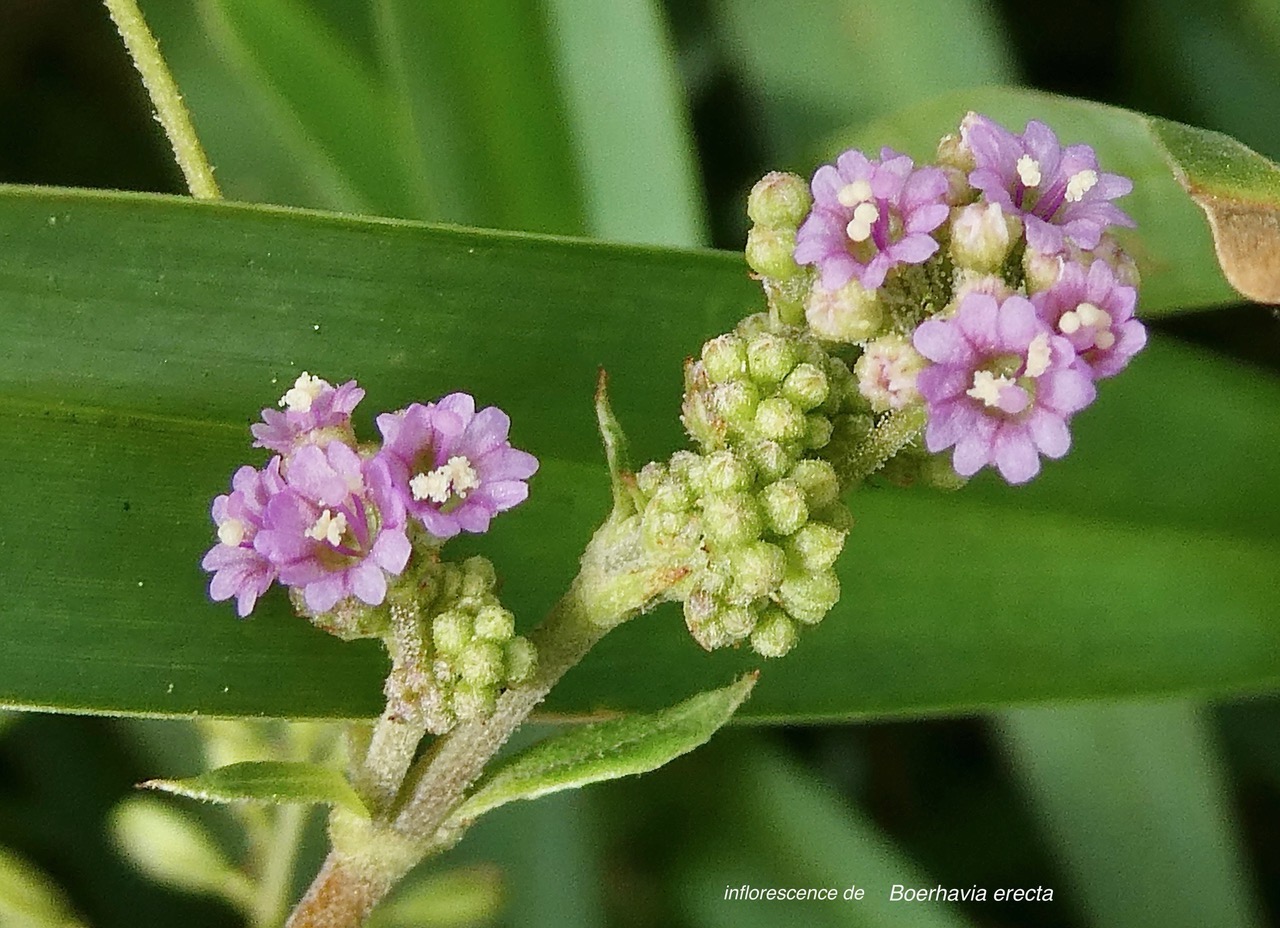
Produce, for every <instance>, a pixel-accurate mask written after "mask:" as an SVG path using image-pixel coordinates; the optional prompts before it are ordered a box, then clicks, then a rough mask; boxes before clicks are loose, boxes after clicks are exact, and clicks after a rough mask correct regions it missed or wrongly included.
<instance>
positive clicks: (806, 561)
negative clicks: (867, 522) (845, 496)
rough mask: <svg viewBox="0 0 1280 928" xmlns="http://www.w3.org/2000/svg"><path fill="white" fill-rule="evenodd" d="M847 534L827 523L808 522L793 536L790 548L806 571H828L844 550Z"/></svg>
mask: <svg viewBox="0 0 1280 928" xmlns="http://www.w3.org/2000/svg"><path fill="white" fill-rule="evenodd" d="M846 534H847V533H846V532H845V531H842V530H841V529H838V528H836V527H835V526H834V525H830V524H828V523H826V522H816V521H814V522H807V523H806V524H805V525H804V526H802V527H801V528H800V530H799V531H797V532H796V533H795V534H794V535H793V536H791V540H790V542H789V543H788V548H789V550H790V551H791V552H792V553H793V554H795V558H796V560H797V561H798V562H799V563H800V566H801V567H803V568H804V569H805V570H806V571H818V570H826V569H827V568H828V567H830V566H832V565H833V564H835V562H836V559H837V558H838V557H840V552H841V551H842V550H844V539H845V536H846Z"/></svg>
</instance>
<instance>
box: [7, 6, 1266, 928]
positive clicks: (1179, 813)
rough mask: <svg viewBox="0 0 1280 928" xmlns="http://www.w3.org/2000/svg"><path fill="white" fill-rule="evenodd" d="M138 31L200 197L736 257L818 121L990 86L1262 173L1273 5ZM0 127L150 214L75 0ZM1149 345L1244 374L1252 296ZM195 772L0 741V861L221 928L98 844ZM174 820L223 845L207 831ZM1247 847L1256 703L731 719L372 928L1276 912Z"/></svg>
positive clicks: (1245, 917)
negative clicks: (1098, 108)
mask: <svg viewBox="0 0 1280 928" xmlns="http://www.w3.org/2000/svg"><path fill="white" fill-rule="evenodd" d="M143 7H144V10H145V12H146V13H147V14H148V16H149V17H150V18H151V19H152V23H153V26H154V28H155V30H156V32H157V33H158V35H159V37H160V39H161V41H162V43H163V47H164V50H165V51H166V53H167V54H168V55H169V56H170V58H171V63H172V65H173V68H174V70H175V73H176V76H177V78H178V80H179V82H180V84H181V85H182V87H183V90H184V92H185V93H186V95H187V98H188V102H189V104H190V105H191V107H192V110H193V112H194V116H195V120H196V125H197V128H198V129H199V131H200V132H201V134H202V137H203V139H204V141H205V144H206V146H207V147H208V149H209V151H210V155H211V158H212V160H213V162H214V164H215V165H216V166H217V168H218V171H219V179H220V181H221V183H222V184H223V187H224V192H225V193H226V195H227V196H229V197H232V198H238V199H247V200H257V201H263V202H274V203H285V204H291V205H303V206H317V207H326V208H335V209H346V210H353V211H359V212H367V213H376V214H384V215H398V216H405V217H410V218H432V219H442V220H446V221H457V222H463V223H467V224H473V225H482V226H497V227H504V228H518V229H532V230H538V231H550V232H563V233H569V234H587V235H591V236H595V237H602V238H608V239H613V240H622V241H640V242H652V243H663V244H674V245H698V244H708V245H713V246H716V247H720V248H729V249H738V248H740V247H741V245H742V241H743V239H744V236H745V231H746V218H745V215H744V209H743V203H744V199H745V195H746V191H747V190H748V189H749V188H750V185H751V183H752V182H753V181H754V180H755V179H756V178H758V177H759V176H760V175H761V174H762V173H764V172H765V171H767V170H770V169H775V168H786V169H793V170H797V171H801V172H804V173H808V172H809V171H811V170H812V168H813V167H814V165H815V164H816V161H817V159H818V157H819V156H820V154H819V153H821V152H822V151H823V150H824V146H823V143H824V141H825V140H826V139H827V138H829V137H830V136H831V135H832V134H833V133H835V132H837V131H839V130H842V129H847V128H848V127H850V126H856V125H857V124H859V123H862V122H865V121H867V120H870V119H872V118H876V117H880V116H883V115H885V114H888V113H892V112H894V111H895V110H898V109H900V108H902V107H904V106H907V105H910V104H912V103H915V102H918V101H921V100H925V99H928V98H929V97H930V96H933V95H936V94H940V93H943V92H945V91H949V90H953V89H955V88H957V87H964V86H970V85H980V84H997V83H1015V84H1022V85H1026V86H1032V87H1037V88H1041V89H1045V90H1050V91H1055V92H1059V93H1064V94H1071V95H1077V96H1082V97H1087V98H1090V99H1095V100H1100V101H1104V102H1109V103H1115V104H1119V105H1122V106H1126V107H1130V108H1133V109H1138V110H1143V111H1146V112H1150V113H1155V114H1158V115H1162V116H1167V117H1170V118H1174V119H1179V120H1182V121H1186V122H1190V123H1194V124H1197V125H1202V126H1206V127H1209V128H1215V129H1219V130H1222V131H1224V132H1227V133H1229V134H1231V135H1234V136H1236V137H1237V138H1239V139H1241V140H1242V141H1244V142H1246V143H1247V144H1249V145H1251V146H1253V147H1254V148H1256V149H1257V150H1258V151H1260V152H1262V153H1263V154H1266V155H1268V156H1270V157H1272V158H1280V107H1277V106H1276V102H1277V101H1278V100H1280V2H1276V0H1119V2H1105V3H1104V2H1102V0H1064V2H1060V3H1057V4H1051V5H1050V4H1038V5H1031V4H1024V3H1018V2H1015V0H1005V2H982V0H894V2H883V0H802V2H795V0H689V2H681V0H668V2H667V3H665V4H653V3H648V2H644V0H543V2H534V0H524V2H521V0H474V2H470V3H467V4H461V3H450V2H445V0H291V2H277V0H272V2H266V0H198V2H195V0H191V2H189V0H151V2H149V3H143ZM405 88H409V89H410V91H411V92H398V91H403V90H405ZM440 88H448V93H445V92H443V91H442V90H440ZM404 100H411V101H413V105H412V106H405V105H404V104H403V103H402V102H401V101H404ZM0 125H3V126H4V127H5V131H4V133H3V134H2V135H0V182H9V183H27V184H53V185H68V186H88V187H106V188H116V189H132V190H149V191H160V192H172V193H181V192H183V188H182V182H181V177H180V175H179V174H178V172H177V170H176V168H175V167H174V166H173V165H172V163H171V160H170V157H169V153H168V149H167V145H166V143H165V140H164V138H163V137H162V135H161V134H160V132H159V129H158V127H157V126H156V125H155V123H154V122H153V121H152V119H151V116H150V112H149V107H148V103H147V100H146V98H145V95H144V93H143V91H142V89H141V87H140V85H139V84H138V82H137V80H136V75H135V74H134V72H133V71H132V68H131V65H130V64H129V62H128V60H127V58H126V56H125V54H124V52H123V49H122V48H121V46H120V44H119V42H118V40H117V38H116V37H115V35H114V32H113V30H112V28H111V26H110V23H109V21H108V19H107V17H106V14H105V12H104V11H103V10H102V9H101V7H100V6H99V5H98V4H97V3H95V2H92V0H0ZM566 127H567V130H566ZM353 165H354V166H357V167H358V169H354V170H353V167H352V166H353ZM427 165H429V166H430V170H429V171H428V170H427ZM428 177H430V178H431V179H432V180H433V181H434V183H428V182H427V178H428ZM655 191H656V192H655ZM1160 328H1161V329H1163V330H1164V331H1166V332H1168V333H1171V334H1173V335H1175V336H1177V337H1179V338H1182V339H1186V340H1188V341H1191V342H1194V343H1196V344H1199V345H1201V346H1203V348H1204V349H1205V350H1207V351H1214V352H1218V353H1223V354H1226V355H1229V356H1234V357H1237V358H1239V359H1241V360H1244V361H1246V362H1248V363H1250V364H1254V365H1259V366H1264V367H1267V368H1269V369H1271V370H1275V369H1276V368H1277V366H1278V365H1280V339H1278V336H1280V324H1278V323H1277V320H1276V318H1275V317H1274V316H1273V315H1272V314H1271V313H1270V312H1269V311H1268V310H1266V309H1263V308H1261V307H1256V306H1249V305H1240V306H1237V307H1229V308H1224V309H1221V310H1216V311H1213V312H1210V313H1199V314H1191V315H1188V316H1182V317H1179V318H1177V319H1176V320H1172V321H1167V322H1162V323H1160ZM692 347H693V346H690V348H691V350H692ZM655 376H674V372H655ZM1205 476H1206V479H1212V475H1205ZM199 765H200V759H199V745H198V743H197V741H196V739H195V736H194V734H193V732H192V730H191V729H190V727H189V726H186V725H184V724H183V723H176V722H139V721H130V720H112V719H95V718H74V717H57V716H35V715H25V716H20V717H19V716H4V717H0V848H3V849H7V851H8V852H10V853H12V854H16V855H20V856H21V858H22V859H23V860H25V861H26V862H27V863H28V864H30V865H33V866H35V867H38V868H39V869H40V870H42V871H43V872H45V873H46V874H48V875H49V876H50V877H51V879H52V880H53V882H55V883H56V884H57V885H58V886H59V887H61V891H62V892H63V893H64V894H65V897H66V899H67V900H68V901H69V903H70V906H71V907H72V908H73V909H74V911H75V912H77V913H79V917H80V919H81V920H82V922H83V923H85V924H89V925H93V926H98V928H114V926H132V925H170V924H179V923H181V924H184V925H187V926H189V928H199V926H217V925H228V926H229V925H235V924H237V923H238V922H237V916H236V914H235V913H234V912H233V910H231V909H230V908H228V907H225V906H224V905H223V904H222V903H220V902H217V901H211V900H209V899H204V898H200V897H196V896H191V895H185V894H182V893H180V892H177V891H174V890H171V889H166V888H163V887H161V886H158V885H156V884H155V883H152V882H150V881H148V880H146V879H145V878H144V877H142V876H141V875H139V874H138V873H137V872H136V871H134V870H132V869H131V868H130V866H129V865H128V864H127V863H126V862H125V861H124V860H123V858H122V857H121V856H120V855H119V854H118V852H117V851H116V850H115V849H114V848H113V847H112V845H111V842H110V840H109V838H108V835H107V833H106V827H105V821H106V817H107V815H108V813H109V811H110V810H111V809H112V808H113V807H114V806H115V805H116V804H117V803H119V802H120V801H121V800H122V799H123V798H124V797H126V796H128V795H129V794H130V793H131V786H132V784H133V783H136V782H138V781H139V780H141V779H144V778H146V777H148V776H152V775H156V774H162V773H163V774H174V775H183V774H187V773H192V772H195V770H196V769H197V768H198V767H199ZM184 808H185V807H184ZM199 815H200V816H202V819H203V820H204V821H206V822H207V823H208V824H209V826H210V828H211V829H213V831H214V833H215V835H217V836H218V837H219V839H220V840H222V841H224V842H226V843H227V844H228V847H229V848H230V849H231V850H232V851H234V850H235V834H234V831H233V830H232V829H230V828H229V827H227V824H226V822H225V820H222V819H221V818H220V817H219V814H218V813H216V812H213V811H210V810H200V812H199ZM1278 825H1280V699H1276V698H1273V697H1258V698H1254V699H1249V700H1241V701H1238V702H1233V703H1231V704H1226V705H1198V704H1189V703H1185V702H1172V703H1170V702H1166V703H1159V704H1155V703H1150V704H1142V705H1134V704H1106V705H1100V704H1094V705H1088V706H1071V707H1067V706H1052V707H1027V708H1017V709H1009V710H1005V711H1001V712H996V713H992V714H990V715H988V716H985V717H980V718H978V717H975V718H962V719H924V720H918V721H896V722H891V723H889V722H886V723H881V724H876V723H868V724H859V725H856V726H854V725H850V726H832V727H809V728H796V729H770V730H752V729H746V728H736V729H733V730H730V731H726V732H724V733H722V734H721V735H720V736H718V737H717V738H716V739H715V740H714V741H713V742H712V744H711V745H710V746H709V747H708V748H706V749H704V750H702V751H699V752H697V753H696V754H694V755H692V756H690V757H687V758H683V759H681V760H679V761H677V762H675V763H673V764H672V765H670V766H669V767H668V768H666V769H664V770H662V771H659V772H658V773H656V774H653V775H650V776H648V777H645V778H644V779H641V780H635V781H626V782H621V783H613V784H608V785H605V786H600V787H593V788H591V789H590V790H588V791H586V792H584V793H580V794H575V795H572V796H569V797H563V796H560V797H553V798H550V799H545V800H541V801H539V802H537V803H533V804H520V805H518V806H516V807H513V808H509V809H506V810H503V812H501V813H500V814H498V815H496V816H494V817H493V818H492V819H490V820H486V821H484V822H483V823H482V824H481V825H480V826H478V827H477V829H476V830H475V832H474V833H473V834H471V835H470V836H468V838H467V839H466V841H465V842H464V843H463V844H462V845H461V846H460V848H459V849H458V850H457V851H456V852H455V853H454V854H453V855H451V856H450V858H449V859H448V860H447V861H445V862H443V864H441V865H437V866H435V867H433V868H429V869H428V870H427V871H426V872H425V873H424V875H423V879H425V880H428V881H429V880H431V879H432V878H433V875H436V876H438V875H439V874H440V873H442V872H448V871H450V870H451V869H452V868H454V867H458V866H463V865H466V866H467V867H473V868H476V869H468V870H466V871H464V872H462V873H461V874H459V875H455V879H454V881H453V882H452V883H448V884H443V883H436V884H434V885H435V886H436V888H435V890H432V889H430V888H428V890H427V896H426V897H424V898H425V899H426V903H430V904H431V905H433V906H435V907H434V908H432V909H431V911H432V912H433V913H434V914H430V915H429V914H422V913H419V914H417V915H405V916H403V919H402V921H401V923H404V924H437V923H440V924H443V923H448V922H447V918H446V916H447V915H448V913H447V912H443V908H447V907H444V906H441V905H439V901H440V899H441V898H444V896H442V893H445V890H448V891H449V893H451V894H452V895H451V896H450V898H455V899H463V900H464V901H465V900H467V899H469V900H471V908H470V914H468V912H467V911H464V910H465V909H466V908H467V906H462V905H461V904H460V908H459V910H458V911H457V912H455V913H454V914H455V916H457V918H456V919H455V920H454V921H453V922H452V923H456V924H464V923H466V924H504V925H511V926H521V928H523V926H529V928H533V926H542V925H546V926H574V925H584V926H586V925H602V924H609V925H617V926H647V925H671V926H690V928H703V926H706V928H717V926H721V925H724V926H731V925H732V926H738V925H745V926H753V925H791V924H795V925H817V926H823V925H831V926H838V925H850V926H857V925H865V926H881V925H884V926H889V925H903V926H915V925H919V926H934V925H937V926H963V925H972V926H1049V928H1053V926H1063V928H1067V926H1080V928H1084V926H1091V928H1146V926H1151V928H1177V926H1223V928H1235V926H1241V928H1244V926H1263V925H1280V827H1277V826H1278ZM309 834H310V846H311V853H312V856H313V857H314V854H316V853H319V851H320V849H321V846H322V840H321V835H320V833H319V830H318V828H317V827H314V824H313V827H312V828H311V830H310V832H309ZM495 868H496V869H495ZM3 869H4V867H3V861H0V871H2V870H3ZM743 883H751V884H753V885H757V886H767V885H776V886H797V887H807V886H835V887H838V888H841V889H843V888H846V887H847V886H848V885H850V884H853V883H856V884H858V885H859V886H865V887H866V888H867V889H868V899H867V901H865V902H863V903H860V904H857V905H853V904H847V905H846V904H814V905H803V904H797V903H773V904H769V903H744V902H726V901H725V900H724V898H723V896H724V891H725V888H726V887H727V886H738V885H741V884H743ZM893 883H904V884H907V885H911V886H929V887H931V886H934V885H936V884H939V883H940V884H942V885H945V886H954V887H960V888H967V887H970V886H974V885H976V886H980V887H986V888H987V889H988V890H989V891H992V890H994V889H996V888H998V887H1035V886H1048V887H1053V889H1054V901H1053V902H1052V903H1021V904H1017V903H1011V904H998V903H993V902H987V903H984V904H956V905H942V906H928V905H908V904H903V903H898V904H893V905H890V904H887V903H886V902H885V901H884V899H883V897H884V896H885V895H886V893H887V890H888V886H889V885H891V884H893ZM3 885H4V884H3V875H2V874H0V893H3V891H4V890H3ZM441 887H443V888H441ZM446 895H448V894H446ZM432 900H434V902H433V901H432ZM426 903H424V904H426ZM463 916H466V917H467V918H469V919H470V920H469V921H465V920H464V921H459V920H457V919H461V918H462V917H463ZM12 917H15V918H16V916H12ZM436 917H440V918H446V921H444V922H435V921H431V920H430V919H431V918H436ZM51 923H52V922H45V924H51ZM388 924H390V922H388ZM0 928H9V925H8V924H7V923H6V922H5V921H4V916H3V915H0ZM13 928H23V923H19V922H15V923H14V924H13Z"/></svg>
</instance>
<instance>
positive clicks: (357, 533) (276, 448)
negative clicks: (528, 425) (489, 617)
mask: <svg viewBox="0 0 1280 928" xmlns="http://www.w3.org/2000/svg"><path fill="white" fill-rule="evenodd" d="M363 396H364V391H363V390H361V389H360V388H359V387H358V386H357V385H356V383H355V381H349V382H347V383H344V384H342V385H340V386H337V387H335V386H333V385H332V384H330V383H328V382H327V381H324V380H321V379H320V378H318V377H313V376H311V375H309V374H307V373H305V372H304V373H303V374H302V375H301V376H300V377H298V379H297V381H296V382H295V383H294V385H293V386H292V387H291V388H290V389H289V390H288V391H287V392H286V393H285V394H284V396H283V397H281V399H280V406H281V407H282V409H278V410H277V409H265V410H263V413H262V420H263V421H262V422H260V423H258V424H255V425H254V426H253V427H252V432H253V435H254V438H255V439H256V442H255V444H256V445H257V446H258V447H263V448H267V449H268V450H270V451H273V452H275V455H274V456H273V457H272V458H271V460H270V461H269V462H268V463H267V465H266V466H265V467H264V468H262V469H261V470H255V469H254V468H252V467H242V468H241V469H240V470H239V471H237V472H236V474H235V477H234V479H233V481H232V490H231V493H229V494H227V495H224V496H219V497H218V498H217V499H215V500H214V502H213V511H212V514H213V520H214V523H215V524H216V526H217V533H218V543H217V544H216V545H215V546H214V547H213V548H212V549H210V551H209V552H208V554H206V555H205V558H204V561H203V566H204V568H205V569H206V570H209V571H212V572H213V574H214V575H213V579H212V581H211V583H210V585H209V593H210V596H212V597H213V599H215V600H224V599H229V598H231V597H233V596H234V597H235V598H236V600H237V607H238V612H239V614H240V615H241V616H245V615H248V614H249V612H251V611H252V610H253V607H254V604H255V603H256V601H257V599H258V598H259V597H260V596H262V594H263V593H264V592H266V590H267V588H268V587H270V586H271V585H272V584H273V583H275V582H279V583H281V584H282V585H284V586H286V587H289V588H291V589H292V590H293V591H294V593H295V596H296V599H297V600H298V604H299V606H300V608H301V610H302V611H304V612H305V613H307V614H309V615H310V616H312V617H313V618H317V619H320V621H319V622H318V624H322V625H324V624H325V622H324V620H323V619H322V618H320V617H322V616H324V615H326V614H329V613H332V612H333V611H334V610H339V611H341V610H342V609H344V608H345V607H347V606H349V605H351V604H354V603H361V604H364V605H366V606H380V605H382V604H383V602H384V601H385V600H386V599H387V595H388V583H389V581H391V580H393V579H394V578H398V577H400V576H401V575H402V574H403V573H404V572H405V570H406V566H407V565H408V564H409V561H410V555H411V552H412V551H413V548H414V542H415V541H419V542H421V543H423V544H425V545H426V546H427V547H431V546H432V545H434V546H438V545H439V543H440V542H441V541H443V540H444V539H446V538H449V537H451V536H453V535H456V534H457V533H458V532H460V531H468V532H483V531H485V530H486V529H487V528H488V526H489V520H490V519H491V518H492V517H493V516H494V515H496V514H497V513H498V512H501V511H503V510H506V509H510V508H511V507H512V506H514V505H516V504H517V503H519V502H521V501H522V500H523V499H524V498H525V496H526V495H527V493H528V487H527V485H526V483H525V481H526V480H527V479H528V478H529V477H530V476H532V475H533V473H534V471H536V470H537V467H538V462H537V461H536V460H535V459H534V457H533V456H532V455H530V454H527V453H526V452H524V451H519V450H516V449H515V448H512V447H511V445H510V444H509V443H508V441H507V431H508V428H509V426H510V423H509V421H508V419H507V417H506V415H505V414H504V413H503V412H502V411H501V410H498V409H496V408H493V407H489V408H487V409H482V410H480V411H479V412H477V411H476V408H475V401H474V400H473V399H472V398H471V397H470V396H467V395H466V394H463V393H455V394H452V395H450V396H446V397H445V398H444V399H441V400H439V401H437V402H435V403H429V404H427V405H425V406H424V405H421V404H418V403H415V404H413V405H412V406H409V407H408V408H406V409H403V410H400V411H399V412H395V413H388V414H386V415H382V416H379V417H378V426H379V428H380V429H381V431H382V436H383V443H382V444H381V446H376V445H360V444H357V442H356V438H355V433H354V431H353V430H352V427H351V413H352V410H353V409H354V408H355V406H356V404H357V403H359V401H360V400H361V398H362V397H363Z"/></svg>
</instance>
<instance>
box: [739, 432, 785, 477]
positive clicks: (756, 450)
mask: <svg viewBox="0 0 1280 928" xmlns="http://www.w3.org/2000/svg"><path fill="white" fill-rule="evenodd" d="M748 453H749V454H750V455H751V463H752V464H754V465H755V466H756V470H757V471H758V472H759V474H760V479H762V480H770V481H772V480H777V479H779V478H781V477H785V476H786V475H787V472H788V471H789V470H791V468H792V466H793V465H794V464H795V461H796V459H795V455H793V454H791V453H790V452H789V451H787V449H786V448H784V447H782V445H780V444H778V443H777V442H776V441H758V442H756V443H755V444H753V445H752V446H751V447H750V448H749V449H748Z"/></svg>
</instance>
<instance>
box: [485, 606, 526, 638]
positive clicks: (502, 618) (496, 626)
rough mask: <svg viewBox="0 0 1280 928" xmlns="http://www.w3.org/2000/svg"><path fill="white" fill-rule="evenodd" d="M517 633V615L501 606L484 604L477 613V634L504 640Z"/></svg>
mask: <svg viewBox="0 0 1280 928" xmlns="http://www.w3.org/2000/svg"><path fill="white" fill-rule="evenodd" d="M515 633H516V617H515V616H514V615H512V614H511V613H510V612H508V611H507V610H506V609H503V608H502V607H501V606H497V605H488V606H482V607H481V608H480V611H479V612H477V613H476V635H477V637H480V638H487V639H489V640H490V641H498V642H503V641H506V640H507V639H508V638H510V637H511V636H512V635H514V634H515Z"/></svg>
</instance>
